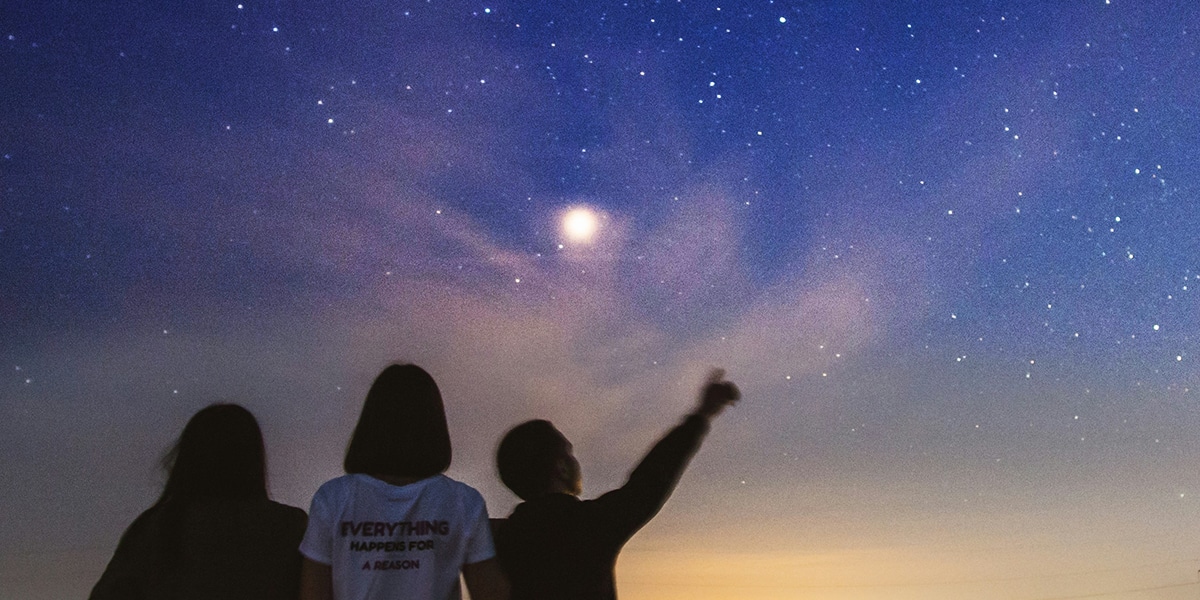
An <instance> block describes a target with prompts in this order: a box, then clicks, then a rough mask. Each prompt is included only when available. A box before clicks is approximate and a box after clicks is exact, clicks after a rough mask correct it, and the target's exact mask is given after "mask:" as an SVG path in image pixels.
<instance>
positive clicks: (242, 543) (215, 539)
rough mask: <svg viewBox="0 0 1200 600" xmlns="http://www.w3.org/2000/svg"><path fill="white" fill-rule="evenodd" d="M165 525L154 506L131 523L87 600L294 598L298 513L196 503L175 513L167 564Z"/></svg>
mask: <svg viewBox="0 0 1200 600" xmlns="http://www.w3.org/2000/svg"><path fill="white" fill-rule="evenodd" d="M166 520H167V519H166V510H165V509H164V508H163V507H161V506H156V507H153V508H151V509H149V510H147V511H146V512H144V513H142V514H141V516H139V517H138V518H137V519H135V520H134V522H133V524H132V525H130V526H129V529H128V530H126V531H125V534H124V535H123V536H121V541H120V543H118V544H117V550H116V552H114V553H113V557H112V560H111V561H109V563H108V567H107V568H106V569H105V570H104V575H102V576H101V577H100V581H98V582H97V583H96V587H94V588H93V589H92V594H91V596H89V599H90V600H184V599H189V600H190V599H196V600H199V599H217V598H222V599H225V598H228V599H243V598H244V599H247V600H249V599H251V598H254V599H259V598H261V599H266V600H283V599H289V600H294V599H295V598H296V596H297V594H298V592H299V581H300V551H299V548H300V539H301V538H302V537H304V527H305V524H306V522H307V520H308V518H307V516H305V514H304V511H303V510H300V509H299V508H295V507H292V506H287V505H284V504H279V503H277V502H272V501H270V500H265V499H264V500H230V499H208V500H201V501H195V502H193V503H191V504H190V505H188V506H187V507H186V509H185V510H184V511H183V513H182V518H181V528H180V535H179V538H178V539H179V543H178V545H177V548H178V552H177V553H176V554H175V555H174V557H173V558H169V557H168V554H171V553H170V552H169V551H168V550H167V545H166V544H164V542H163V537H164V532H165V530H166V527H165V522H166Z"/></svg>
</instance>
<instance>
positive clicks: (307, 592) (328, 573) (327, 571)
mask: <svg viewBox="0 0 1200 600" xmlns="http://www.w3.org/2000/svg"><path fill="white" fill-rule="evenodd" d="M300 600H333V568H332V567H330V566H329V565H323V564H321V563H319V562H317V561H315V560H313V559H311V558H308V557H305V558H304V562H303V563H301V564H300Z"/></svg>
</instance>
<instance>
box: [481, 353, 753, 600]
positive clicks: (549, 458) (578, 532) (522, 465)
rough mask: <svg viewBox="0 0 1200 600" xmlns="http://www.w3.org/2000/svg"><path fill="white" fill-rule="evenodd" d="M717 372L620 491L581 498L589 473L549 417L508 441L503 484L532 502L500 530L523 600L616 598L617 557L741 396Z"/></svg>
mask: <svg viewBox="0 0 1200 600" xmlns="http://www.w3.org/2000/svg"><path fill="white" fill-rule="evenodd" d="M723 377H724V373H723V372H722V371H720V370H714V371H713V372H712V373H711V374H710V375H709V378H708V381H707V383H706V384H705V386H704V390H703V391H702V392H701V395H700V403H699V406H697V407H696V410H695V411H693V412H692V413H691V414H690V415H688V416H687V417H686V418H685V419H684V421H683V423H681V424H680V425H678V426H677V427H675V428H674V429H672V430H671V431H670V432H668V433H667V435H666V436H664V437H663V438H662V439H661V440H659V442H658V443H657V444H655V445H654V447H653V448H652V449H651V450H650V452H648V453H647V454H646V456H645V458H643V459H642V462H641V463H640V464H638V466H637V468H636V469H634V470H633V472H632V473H630V475H629V481H627V482H626V483H625V485H623V486H621V487H620V488H618V489H616V490H613V491H611V492H608V493H607V494H604V495H603V496H600V497H599V498H596V499H595V500H580V499H579V494H580V492H581V491H582V484H583V480H582V476H581V473H580V469H579V462H578V461H576V460H575V456H574V455H573V454H572V447H571V442H569V441H567V438H566V437H565V436H563V434H561V433H559V431H558V430H557V429H555V428H554V425H552V424H551V423H550V422H549V421H542V420H536V421H527V422H525V423H522V424H520V425H517V426H516V427H514V428H513V429H512V430H510V431H509V432H508V433H507V434H506V435H505V436H504V439H503V440H502V441H501V442H500V447H499V449H498V450H497V452H496V463H497V467H498V468H499V471H500V479H501V480H503V481H504V485H506V486H508V488H509V489H511V490H512V491H513V492H514V493H516V494H517V495H518V496H520V497H521V499H522V500H524V502H523V503H521V504H519V505H517V507H516V508H515V509H514V510H513V512H512V515H510V516H509V517H508V520H507V522H505V523H503V524H502V525H500V526H499V527H498V529H497V538H496V550H497V555H498V556H499V558H500V565H501V566H502V567H503V568H504V572H505V573H506V574H507V575H508V577H509V581H510V582H511V584H512V597H513V600H531V599H538V600H551V599H564V598H569V599H571V600H592V599H602V600H611V599H614V598H616V595H617V594H616V582H615V579H614V576H613V568H614V566H615V565H616V562H617V553H618V552H620V551H621V547H622V546H624V545H625V542H626V541H628V540H629V538H631V537H633V534H634V533H636V532H637V531H638V530H639V529H641V528H642V526H643V525H645V524H646V522H647V521H649V520H650V519H651V518H652V517H653V516H654V515H655V514H657V513H658V510H659V509H660V508H662V505H663V503H664V502H666V500H667V497H669V496H670V495H671V492H672V491H673V490H674V489H675V484H676V482H678V481H679V476H680V475H681V474H682V473H683V470H684V469H685V468H686V467H687V464H688V461H689V460H690V459H691V457H692V455H693V454H695V452H696V449H697V448H699V447H700V442H701V441H702V440H703V439H704V436H705V434H706V433H708V428H709V423H710V422H711V420H712V418H713V417H715V416H717V415H718V414H720V413H721V411H722V410H724V408H725V407H726V406H728V405H730V404H733V403H734V402H736V401H737V400H738V398H739V397H740V394H739V392H738V389H737V387H736V386H734V385H733V384H732V383H730V382H728V381H724V380H723Z"/></svg>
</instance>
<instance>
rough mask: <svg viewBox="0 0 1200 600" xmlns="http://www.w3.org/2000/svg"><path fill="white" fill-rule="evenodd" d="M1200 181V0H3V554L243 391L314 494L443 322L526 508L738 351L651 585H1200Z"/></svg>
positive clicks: (128, 504)
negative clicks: (515, 474) (538, 448)
mask: <svg viewBox="0 0 1200 600" xmlns="http://www.w3.org/2000/svg"><path fill="white" fill-rule="evenodd" d="M1198 194H1200V7H1195V6H1192V4H1191V3H1189V2H1167V1H1144V2H1134V1H1132V0H1079V1H1072V2H1054V3H1047V2H1038V1H1021V2H1018V1H1013V2H980V1H971V2H950V1H945V2H943V1H931V2H913V1H904V2H875V3H850V2H782V1H763V0H746V1H744V2H728V3H723V2H717V1H709V0H661V1H655V2H649V1H637V2H635V1H628V2H615V1H607V0H598V1H593V2H557V3H555V2H545V3H535V2H523V1H516V0H498V1H495V2H490V0H394V1H384V0H361V1H356V2H347V3H333V2H313V1H311V0H242V3H240V4H239V3H238V1H237V0H220V1H214V0H205V1H203V2H171V3H132V2H108V1H97V2H69V1H33V0H14V1H11V2H5V4H4V6H3V7H2V8H0V282H2V284H0V374H2V375H0V471H2V472H3V473H4V474H5V476H4V477H3V478H2V480H0V506H3V507H4V508H3V512H4V513H5V518H4V519H2V520H0V596H3V597H11V598H47V599H49V598H63V597H82V596H84V595H85V594H86V592H87V590H89V589H90V586H91V585H92V584H93V583H94V582H95V580H96V578H97V577H98V576H99V573H100V571H101V570H102V569H103V566H104V564H105V563H106V562H107V560H108V558H109V556H110V555H111V552H112V549H113V548H114V547H115V545H116V542H117V539H118V537H119V536H120V533H121V532H122V531H123V530H124V528H125V527H126V526H127V525H128V524H129V522H130V521H131V520H132V519H133V518H134V517H135V516H136V515H137V514H138V513H139V512H140V511H142V510H144V509H145V508H146V507H147V506H149V505H150V503H152V502H153V500H154V498H155V497H156V495H157V493H158V491H159V489H160V486H161V483H162V481H163V477H162V473H161V471H160V470H159V468H158V461H159V459H160V457H161V456H162V454H163V452H164V451H165V450H166V448H167V447H168V446H169V445H170V444H171V442H172V441H173V439H174V438H175V436H177V435H178V432H179V431H180V429H181V428H182V426H183V424H184V422H185V421H186V420H187V418H188V417H189V416H190V415H191V414H192V413H193V412H194V411H196V410H198V409H199V408H201V407H203V406H205V405H207V404H209V403H211V402H215V401H234V402H239V403H242V404H244V405H245V406H247V407H249V408H250V409H251V410H252V411H253V412H255V414H256V415H257V416H258V417H259V419H260V421H261V423H262V426H263V429H264V431H265V435H266V440H267V444H268V454H269V460H270V477H271V492H272V495H273V497H274V498H275V499H277V500H279V501H282V502H286V503H289V504H293V505H297V506H302V507H305V508H307V506H308V502H309V499H310V498H311V495H312V493H313V492H314V491H315V490H316V488H317V486H318V485H319V484H320V483H321V482H323V481H324V480H326V479H328V478H330V477H334V476H336V475H338V474H339V473H340V464H341V458H342V453H343V451H344V448H345V444H346V442H347V440H348V437H349V433H350V431H351V428H352V427H353V423H354V421H355V419H356V417H357V412H358V409H359V407H360V406H361V401H362V398H363V397H364V395H365V392H366V389H367V387H368V386H369V385H370V382H371V380H372V379H373V377H374V375H375V374H377V373H378V371H379V370H380V369H381V368H382V367H384V366H386V365H387V364H388V363H390V362H393V361H411V362H416V363H418V364H420V365H422V366H424V367H426V368H427V369H428V370H429V371H430V372H431V373H432V374H433V375H434V377H435V378H436V379H437V380H438V381H439V383H440V384H441V386H442V391H443V395H444V396H445V398H446V404H447V414H448V418H449V420H450V427H451V434H452V437H453V440H454V445H455V458H454V464H453V466H452V467H451V470H450V474H451V475H452V476H454V477H456V478H459V479H461V480H463V481H465V482H467V483H469V484H472V485H474V486H475V487H477V488H478V489H479V490H480V491H481V492H482V493H483V495H484V497H485V498H486V500H487V502H488V505H489V509H490V511H491V512H492V514H493V515H494V516H504V515H506V514H507V513H508V511H509V510H511V508H512V506H514V504H515V502H516V499H515V497H514V496H512V495H511V494H510V493H509V492H507V490H505V489H504V488H503V487H502V486H501V485H500V484H499V482H498V480H497V478H496V476H495V474H494V467H493V463H492V453H493V450H494V448H495V444H496V443H497V441H498V439H499V437H500V435H502V433H503V432H504V431H505V430H507V429H508V428H509V427H510V426H512V425H514V424H516V423H518V422H520V421H523V420H525V419H529V418H548V419H551V420H552V421H554V422H555V423H556V424H557V425H558V426H559V427H560V429H562V430H563V431H564V432H565V433H566V434H567V436H568V437H569V438H571V440H572V441H573V442H574V444H575V448H576V453H577V456H578V457H579V459H580V461H581V462H582V464H583V473H584V495H585V496H595V495H598V494H600V493H603V492H604V491H606V490H608V489H611V488H612V487H614V486H616V485H619V484H620V483H621V482H622V481H623V478H624V476H625V474H626V473H627V472H628V470H629V469H630V468H631V467H632V466H633V465H634V464H635V462H636V460H637V459H638V458H639V457H640V455H641V453H642V452H644V450H645V449H646V448H647V447H648V446H649V445H650V444H651V443H652V442H653V441H654V440H655V439H656V437H657V436H659V435H660V434H661V433H662V432H663V431H665V430H666V429H667V428H668V427H670V426H671V425H673V424H674V423H675V422H677V420H678V418H679V417H680V415H682V414H684V413H685V412H686V411H687V410H689V409H690V408H691V406H692V404H693V402H694V399H695V394H696V391H697V389H698V387H699V385H700V383H701V381H702V380H703V377H704V374H705V373H706V371H707V370H708V369H709V368H710V367H712V366H723V367H725V368H726V369H727V370H728V374H729V377H730V378H731V379H732V380H734V381H735V382H737V383H738V384H739V385H740V387H741V389H742V391H743V394H744V400H743V402H742V403H740V404H739V405H738V406H736V407H734V408H732V409H730V410H729V411H728V412H727V413H726V414H725V415H723V416H722V417H721V418H720V419H719V420H718V422H717V423H715V425H714V428H713V431H712V433H711V435H710V436H709V438H708V440H707V441H706V443H705V446H704V447H703V448H702V449H701V451H700V453H699V454H698V455H697V457H696V458H695V460H694V461H693V463H692V467H691V469H690V470H689V472H688V473H687V474H686V475H685V476H684V478H683V480H682V482H681V484H680V486H679V489H678V490H677V492H676V494H675V496H674V497H673V498H672V499H671V501H670V502H669V503H668V504H667V506H666V508H665V509H664V510H663V511H662V513H661V514H660V515H659V516H658V517H657V519H656V520H655V521H653V522H652V523H651V524H650V525H649V526H647V527H646V529H644V530H643V531H642V532H641V533H640V534H638V536H636V537H635V538H634V540H633V541H632V542H631V543H630V544H629V546H627V548H626V550H625V551H624V553H623V554H622V558H621V561H620V563H619V564H618V585H619V592H620V594H621V597H622V598H624V599H626V600H668V599H675V598H687V599H689V600H703V599H710V598H712V599H735V598H756V599H770V598H789V599H791V598H811V599H835V600H842V599H876V598H887V599H908V598H913V599H926V598H928V599H942V598H945V599H961V598H980V599H991V598H996V599H1020V600H1034V599H1051V598H1055V599H1066V598H1083V597H1087V598H1118V599H1119V598H1153V599H1177V598H1179V599H1181V598H1194V597H1195V595H1196V594H1197V593H1198V591H1197V588H1198V587H1200V583H1198V579H1197V571H1198V570H1200V536H1198V535H1197V533H1198V531H1200V523H1198V521H1200V472H1198V468H1197V465H1200V436H1198V435H1197V431H1198V430H1200V411H1198V410H1197V402H1200V349H1198V348H1197V342H1200V296H1198V295H1197V294H1200V236H1198V235H1197V231H1200V202H1198ZM578 210H582V211H585V213H586V214H588V215H590V216H591V219H593V221H592V223H593V225H594V227H595V229H594V231H593V232H591V234H590V235H582V234H578V233H576V234H574V235H573V234H572V232H571V230H568V229H564V222H565V221H564V220H565V218H566V217H567V215H568V214H571V213H572V211H578Z"/></svg>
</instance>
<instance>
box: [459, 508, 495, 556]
mask: <svg viewBox="0 0 1200 600" xmlns="http://www.w3.org/2000/svg"><path fill="white" fill-rule="evenodd" d="M471 492H472V495H473V498H472V500H473V501H472V502H471V504H470V514H469V515H468V516H469V518H470V528H469V530H468V533H467V552H466V556H465V558H464V562H465V563H466V564H468V565H471V564H475V563H477V562H482V561H485V560H487V559H489V558H495V557H496V547H495V546H494V545H493V543H492V526H491V522H490V521H488V514H487V505H486V504H485V503H484V501H483V496H480V495H479V492H477V491H475V490H473V489H472V490H471Z"/></svg>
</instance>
